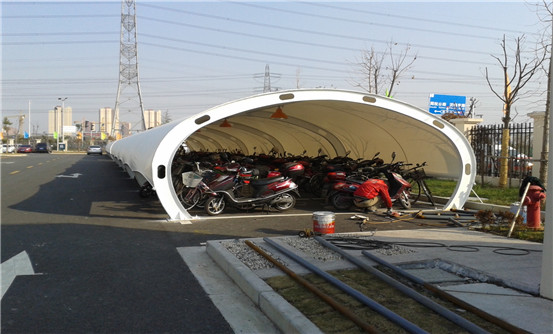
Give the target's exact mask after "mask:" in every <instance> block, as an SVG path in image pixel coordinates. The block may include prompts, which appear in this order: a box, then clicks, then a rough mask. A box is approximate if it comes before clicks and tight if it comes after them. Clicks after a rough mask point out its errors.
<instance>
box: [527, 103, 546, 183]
mask: <svg viewBox="0 0 553 334" xmlns="http://www.w3.org/2000/svg"><path fill="white" fill-rule="evenodd" d="M528 116H529V117H531V118H532V119H533V120H534V135H533V140H532V159H536V161H534V166H533V168H532V174H533V175H534V176H537V177H539V176H540V175H539V172H540V168H541V161H538V160H539V159H541V151H543V127H544V126H545V111H534V112H531V113H529V114H528Z"/></svg>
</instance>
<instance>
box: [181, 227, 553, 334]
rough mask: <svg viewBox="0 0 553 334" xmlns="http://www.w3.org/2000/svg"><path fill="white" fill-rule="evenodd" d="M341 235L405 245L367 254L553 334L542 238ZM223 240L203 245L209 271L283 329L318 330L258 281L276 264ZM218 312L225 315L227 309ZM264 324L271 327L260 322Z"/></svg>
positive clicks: (465, 233)
mask: <svg viewBox="0 0 553 334" xmlns="http://www.w3.org/2000/svg"><path fill="white" fill-rule="evenodd" d="M335 236H338V235H335ZM345 236H348V237H355V238H357V237H359V236H363V237H364V238H367V239H369V240H377V241H380V242H386V243H392V244H395V245H396V247H399V248H400V249H403V250H406V251H400V252H386V251H383V250H378V249H376V250H371V251H369V252H370V253H371V254H373V255H374V256H376V257H378V258H380V259H382V260H384V261H386V262H388V263H390V264H392V265H396V266H398V267H400V268H402V269H403V270H405V271H407V272H409V273H411V274H412V275H414V276H417V277H419V278H420V279H422V280H424V281H425V282H427V283H431V284H434V285H436V286H438V287H440V288H441V289H442V290H444V291H446V292H448V293H450V294H452V295H454V296H455V297H457V298H459V299H461V300H463V301H465V302H467V303H469V304H471V305H473V306H475V307H477V308H479V309H481V310H483V311H485V312H487V313H489V314H492V315H494V316H496V317H498V318H500V319H502V320H504V321H506V322H508V323H510V324H512V325H514V326H517V327H519V328H522V329H524V330H526V331H528V332H531V333H536V334H538V333H543V334H546V333H547V334H549V333H552V332H553V301H551V300H548V299H544V298H540V297H538V295H539V283H540V275H541V258H542V255H541V251H542V248H543V245H542V244H539V243H532V242H526V241H522V240H516V239H508V238H505V237H500V236H494V235H490V234H486V233H481V232H476V231H470V230H467V229H466V228H445V229H444V228H440V229H420V230H394V231H378V232H376V234H375V235H374V236H372V237H369V236H368V234H367V233H355V234H347V235H345ZM282 238H291V237H271V238H270V239H271V240H274V241H276V242H279V241H280V240H279V239H282ZM249 240H251V241H252V242H254V243H255V244H256V245H258V246H261V247H262V248H264V249H271V252H273V250H274V254H277V255H278V257H281V258H285V257H286V256H285V255H283V254H278V253H279V252H278V251H277V250H276V249H274V248H272V247H271V246H270V245H269V244H268V243H266V242H264V241H263V239H249ZM223 242H224V241H223V240H219V241H209V242H208V243H207V247H205V252H206V254H208V255H209V257H210V259H212V260H213V263H216V264H217V265H216V267H217V268H213V266H211V268H210V270H214V271H222V272H224V273H225V274H226V276H227V277H229V278H230V279H231V280H232V285H235V286H238V287H239V288H240V290H241V291H242V292H243V293H244V294H245V295H246V296H248V297H249V299H250V300H251V301H252V302H253V304H254V305H256V307H257V308H258V309H260V310H261V311H262V312H263V314H264V315H265V316H266V317H267V318H269V319H270V320H271V321H272V323H274V324H275V325H276V326H277V327H278V328H279V329H280V331H282V332H285V333H314V332H320V331H319V329H318V328H317V327H315V326H314V325H313V324H311V323H310V321H309V320H307V319H306V318H305V317H304V316H303V315H302V314H301V313H300V312H299V311H297V310H296V309H295V308H294V307H292V306H291V305H289V304H288V303H287V302H286V301H285V300H284V299H283V298H282V297H281V296H280V295H278V294H276V293H275V292H274V291H273V290H272V289H271V288H270V287H269V286H268V285H267V284H265V282H264V281H263V279H262V278H264V277H267V276H271V275H281V274H282V273H281V272H280V270H278V269H269V270H268V269H261V270H251V269H250V268H248V266H247V265H245V264H244V263H242V262H241V261H240V260H238V258H237V257H235V256H234V255H232V254H231V253H230V252H229V251H228V250H227V249H226V248H225V246H224V245H223ZM283 244H284V243H283ZM287 248H289V249H294V252H295V253H297V255H299V256H301V257H304V258H306V259H309V261H310V262H312V263H313V264H315V265H316V266H318V267H319V268H321V269H324V270H335V269H341V268H350V267H351V268H352V267H354V266H353V265H352V264H351V263H350V262H349V261H346V260H343V259H340V260H335V261H324V262H322V261H319V260H317V259H316V258H313V257H311V258H310V254H309V253H308V252H307V253H306V252H305V251H300V250H297V249H295V248H293V247H287ZM179 252H180V253H181V255H183V258H185V256H184V254H186V253H188V252H187V250H186V249H179ZM347 252H348V253H350V254H351V255H353V256H355V257H359V258H361V259H363V261H366V262H367V263H369V264H371V265H375V264H376V263H375V262H373V261H372V260H370V259H368V258H367V257H366V256H364V255H362V253H361V250H348V251H347ZM292 262H293V261H292V260H290V261H287V265H289V266H290V269H292V270H294V271H295V272H297V273H300V274H301V273H305V272H306V269H304V268H302V267H300V266H299V265H295V264H292ZM187 263H188V262H187ZM189 266H190V264H189ZM204 275H205V273H204ZM196 277H197V278H198V280H200V282H202V281H205V279H204V278H202V274H201V273H199V274H197V275H196ZM224 290H229V291H235V290H236V289H233V288H229V289H224ZM218 298H220V296H219V297H218ZM214 302H215V301H214ZM216 305H217V303H216ZM222 313H223V315H224V312H222ZM227 321H229V323H231V326H232V327H233V329H235V331H236V332H242V329H240V327H241V325H240V323H236V324H235V325H234V326H233V325H232V321H236V320H233V319H230V320H229V319H228V318H227ZM260 326H261V327H257V328H255V330H253V329H252V328H248V329H246V332H251V331H255V332H274V328H273V327H271V326H268V325H266V323H265V325H260ZM263 326H268V327H267V328H262V327H263ZM243 329H245V328H243Z"/></svg>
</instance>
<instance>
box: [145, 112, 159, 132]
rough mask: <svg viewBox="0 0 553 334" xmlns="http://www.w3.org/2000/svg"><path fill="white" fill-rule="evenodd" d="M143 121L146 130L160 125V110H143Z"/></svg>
mask: <svg viewBox="0 0 553 334" xmlns="http://www.w3.org/2000/svg"><path fill="white" fill-rule="evenodd" d="M144 123H146V130H148V129H151V128H155V127H156V126H160V125H161V110H152V109H148V110H144Z"/></svg>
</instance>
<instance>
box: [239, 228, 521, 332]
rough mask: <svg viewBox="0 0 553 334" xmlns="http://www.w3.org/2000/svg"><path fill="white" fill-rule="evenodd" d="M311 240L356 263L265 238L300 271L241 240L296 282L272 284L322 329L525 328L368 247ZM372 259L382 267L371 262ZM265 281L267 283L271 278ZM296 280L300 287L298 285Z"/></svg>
mask: <svg viewBox="0 0 553 334" xmlns="http://www.w3.org/2000/svg"><path fill="white" fill-rule="evenodd" d="M315 240H317V242H318V243H319V244H320V245H321V246H323V247H325V248H327V249H329V250H331V251H333V252H336V253H337V254H339V255H340V256H342V257H343V258H345V259H346V260H348V261H350V262H351V263H352V264H354V265H355V267H356V268H357V269H353V270H340V271H336V272H327V271H325V270H322V269H321V268H318V267H317V266H315V265H314V264H313V263H312V262H313V261H311V259H310V258H307V257H302V256H300V255H298V254H297V253H296V252H293V251H291V250H290V247H286V246H285V245H282V244H280V243H279V242H277V241H275V240H273V239H270V238H264V239H263V241H264V242H265V243H266V244H268V245H269V246H270V247H271V248H272V249H274V250H275V251H276V252H278V253H280V254H283V255H284V256H286V257H287V258H289V259H291V260H292V261H294V262H295V263H297V264H299V265H301V266H302V267H304V268H306V269H308V270H309V271H310V272H311V273H312V274H310V275H298V274H297V273H295V272H294V271H293V270H292V269H290V268H289V267H287V266H286V265H285V264H283V263H282V262H283V261H279V260H278V259H275V258H274V257H273V256H272V255H270V254H269V253H267V252H266V251H264V250H263V249H262V248H261V247H259V246H257V245H255V244H254V243H253V242H251V241H245V243H246V245H247V246H249V247H250V248H251V249H252V250H254V251H255V252H257V253H258V254H260V255H261V256H263V257H264V258H265V259H267V260H268V261H269V262H271V263H272V264H273V265H274V266H276V267H278V268H279V269H280V270H282V271H283V272H284V273H286V274H287V275H288V277H290V280H291V281H292V282H295V283H289V284H288V285H285V288H284V289H281V288H277V289H276V290H277V292H279V293H280V294H281V295H283V297H284V298H285V299H287V300H288V301H289V302H290V303H291V304H292V305H294V306H295V307H296V308H298V309H299V310H300V311H302V312H303V313H304V315H306V317H308V318H309V319H310V320H311V321H312V322H313V323H315V324H316V325H317V326H318V327H319V328H320V329H321V330H322V331H323V332H325V333H344V332H349V333H357V332H367V333H402V332H403V333H445V332H447V333H528V332H526V331H524V330H522V329H520V328H518V327H515V326H513V325H511V324H509V323H507V322H505V321H503V320H501V319H499V318H497V317H495V316H493V315H491V314H488V313H486V312H484V311H482V310H479V309H477V308H475V307H472V306H471V305H468V304H466V303H464V302H463V301H461V300H458V299H457V298H455V297H453V296H451V295H449V294H448V293H446V292H444V291H442V290H440V289H439V288H437V287H436V286H434V285H432V284H428V283H426V282H424V281H422V280H420V279H417V278H416V277H410V276H409V274H407V273H405V272H402V271H401V270H400V269H398V268H395V267H394V266H393V265H390V264H387V263H385V262H383V261H380V263H379V262H378V259H377V258H373V257H371V255H370V253H367V254H365V252H363V253H364V255H365V256H366V258H365V259H360V258H358V257H354V256H351V255H350V254H349V253H348V252H346V251H344V250H343V249H342V248H340V247H338V246H336V245H334V244H333V243H332V242H330V241H329V239H326V238H322V237H315ZM365 260H366V261H365ZM374 261H376V262H377V263H379V268H382V270H380V269H377V267H375V266H373V265H371V263H373V262H374ZM268 283H269V284H270V285H271V282H270V280H269V281H268ZM279 284H282V283H279ZM290 284H295V287H294V286H293V285H290ZM277 285H278V284H277ZM297 286H302V287H303V289H301V290H298V288H297ZM278 290H280V291H278ZM285 290H288V291H292V292H286V291H285ZM298 291H301V292H298ZM314 296H316V298H317V299H316V300H314ZM307 301H309V302H307ZM309 305H310V306H309ZM313 305H318V306H315V307H314V306H313ZM309 308H311V311H310V310H309ZM348 323H349V325H348Z"/></svg>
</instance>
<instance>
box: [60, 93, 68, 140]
mask: <svg viewBox="0 0 553 334" xmlns="http://www.w3.org/2000/svg"><path fill="white" fill-rule="evenodd" d="M65 100H67V98H66V97H63V98H62V97H58V101H61V142H62V143H63V139H64V138H63V109H64V108H65ZM59 137H60V136H59V134H58V151H59V150H60V141H59Z"/></svg>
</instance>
